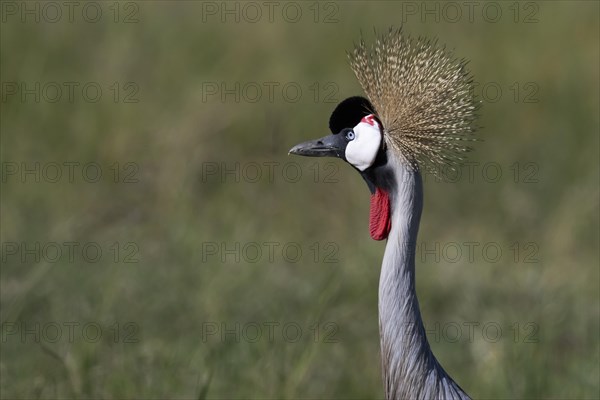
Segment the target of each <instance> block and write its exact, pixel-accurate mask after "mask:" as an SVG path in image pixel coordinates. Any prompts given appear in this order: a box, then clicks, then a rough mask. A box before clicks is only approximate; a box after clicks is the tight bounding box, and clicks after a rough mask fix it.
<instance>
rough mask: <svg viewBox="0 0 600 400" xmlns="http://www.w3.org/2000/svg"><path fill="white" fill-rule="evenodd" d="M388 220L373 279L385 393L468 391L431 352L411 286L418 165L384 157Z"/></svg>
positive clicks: (459, 394) (453, 394) (452, 394)
mask: <svg viewBox="0 0 600 400" xmlns="http://www.w3.org/2000/svg"><path fill="white" fill-rule="evenodd" d="M388 167H391V168H392V170H393V171H394V173H393V175H394V181H395V184H394V185H393V187H392V190H391V191H390V202H391V208H392V210H391V212H392V224H391V225H392V226H391V231H390V233H389V236H388V242H387V244H386V248H385V254H384V257H383V264H382V268H381V276H380V280H379V329H380V337H381V355H382V364H383V365H382V366H383V375H384V384H385V392H386V398H387V399H404V398H459V399H468V398H469V397H468V396H467V395H466V394H465V393H464V392H463V391H462V390H461V388H460V387H459V386H458V385H457V384H456V383H455V382H454V381H453V380H452V379H451V378H450V377H449V376H448V374H447V373H446V372H445V371H444V369H443V368H442V367H441V366H440V365H439V363H438V361H437V360H436V358H435V356H434V355H433V353H432V352H431V348H430V346H429V342H428V341H427V337H426V334H425V328H424V326H423V321H422V319H421V312H420V309H419V302H418V300H417V294H416V290H415V254H416V245H417V234H418V231H419V222H420V219H421V211H422V209H423V184H422V180H421V175H420V173H419V171H418V170H414V169H411V168H409V167H408V166H406V165H405V164H404V163H402V162H400V161H399V160H394V159H393V158H392V159H390V160H389V162H388Z"/></svg>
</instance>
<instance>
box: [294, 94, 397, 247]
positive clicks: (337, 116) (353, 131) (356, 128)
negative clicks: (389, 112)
mask: <svg viewBox="0 0 600 400" xmlns="http://www.w3.org/2000/svg"><path fill="white" fill-rule="evenodd" d="M329 129H330V130H331V132H332V133H331V134H330V135H327V136H324V137H322V138H320V139H315V140H309V141H307V142H303V143H300V144H297V145H296V146H294V147H292V148H291V149H290V151H289V154H296V155H300V156H307V157H337V158H341V159H342V160H344V161H346V162H347V163H348V164H350V165H351V166H352V167H354V168H355V169H356V170H357V171H358V172H359V173H360V174H361V175H362V177H363V178H364V179H365V181H366V182H367V185H368V186H369V190H370V191H371V212H370V228H369V230H370V232H371V237H372V238H373V239H375V240H383V239H386V238H387V236H388V234H389V231H390V229H391V212H390V200H389V192H390V183H391V179H389V177H390V174H389V173H387V172H386V168H385V165H386V164H387V155H386V148H385V141H384V140H383V126H382V124H381V121H380V120H379V118H378V117H377V116H376V114H375V111H374V108H373V106H372V105H371V103H370V102H369V100H367V99H366V98H364V97H360V96H355V97H350V98H347V99H346V100H344V101H342V102H341V103H340V104H338V106H337V107H336V108H335V110H334V111H333V113H332V114H331V117H330V119H329Z"/></svg>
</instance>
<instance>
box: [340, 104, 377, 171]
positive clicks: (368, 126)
mask: <svg viewBox="0 0 600 400" xmlns="http://www.w3.org/2000/svg"><path fill="white" fill-rule="evenodd" d="M354 135H355V138H354V140H352V141H350V142H348V145H347V146H346V160H348V162H349V163H350V164H352V165H354V166H355V167H356V168H358V169H359V170H360V171H364V170H365V169H367V168H369V167H370V166H371V165H373V162H374V161H375V157H377V153H378V152H379V146H380V145H381V131H380V130H379V125H378V124H377V121H375V119H374V117H373V115H372V114H371V115H367V116H366V117H364V118H363V119H362V120H361V121H360V123H359V124H358V125H356V126H355V127H354Z"/></svg>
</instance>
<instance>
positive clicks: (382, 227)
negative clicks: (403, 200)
mask: <svg viewBox="0 0 600 400" xmlns="http://www.w3.org/2000/svg"><path fill="white" fill-rule="evenodd" d="M390 214H391V213H390V197H389V196H388V194H387V192H385V191H383V190H382V189H380V188H377V189H376V190H375V193H374V194H372V195H371V209H370V212H369V232H370V233H371V237H372V238H373V239H375V240H383V239H387V237H388V235H389V233H390V229H392V220H391V216H390Z"/></svg>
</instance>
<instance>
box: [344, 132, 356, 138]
mask: <svg viewBox="0 0 600 400" xmlns="http://www.w3.org/2000/svg"><path fill="white" fill-rule="evenodd" d="M354 137H355V136H354V131H348V132H346V139H348V140H354Z"/></svg>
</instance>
